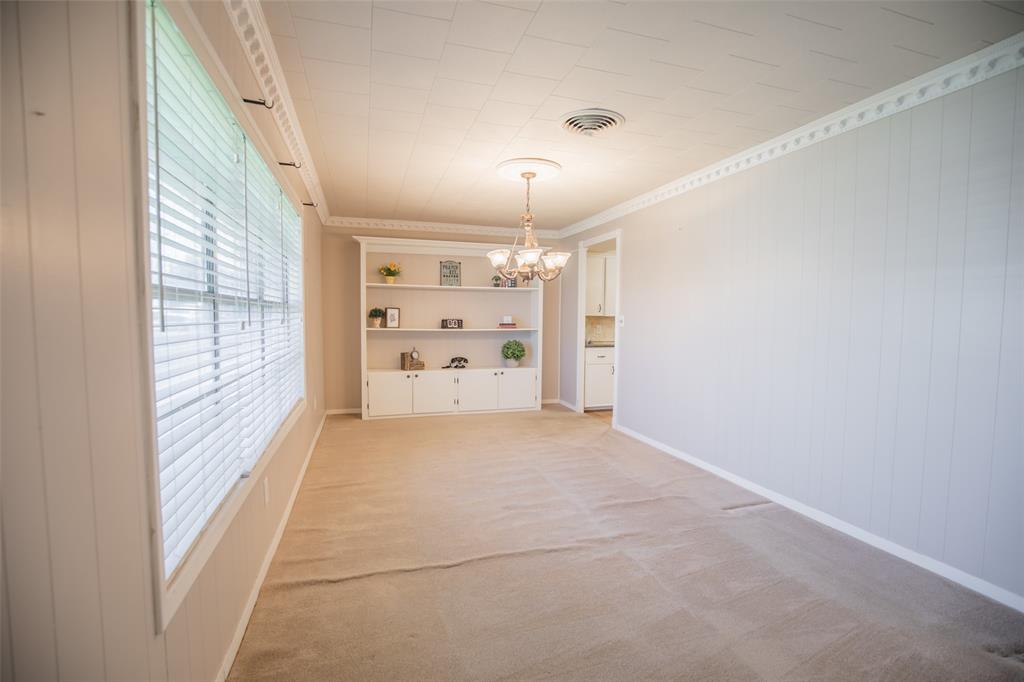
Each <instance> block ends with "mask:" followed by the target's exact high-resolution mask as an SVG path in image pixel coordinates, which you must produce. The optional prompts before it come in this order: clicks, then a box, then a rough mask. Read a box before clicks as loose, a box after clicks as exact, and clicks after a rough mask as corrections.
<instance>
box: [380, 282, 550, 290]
mask: <svg viewBox="0 0 1024 682" xmlns="http://www.w3.org/2000/svg"><path fill="white" fill-rule="evenodd" d="M366 288H367V289H418V290H421V291H504V292H517V291H540V289H539V288H538V287H443V286H441V285H439V284H384V283H381V282H367V283H366Z"/></svg>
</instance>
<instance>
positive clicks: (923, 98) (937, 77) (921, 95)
mask: <svg viewBox="0 0 1024 682" xmlns="http://www.w3.org/2000/svg"><path fill="white" fill-rule="evenodd" d="M1019 66H1024V32H1022V33H1018V34H1017V35H1015V36H1011V37H1009V38H1007V39H1006V40H1003V41H1001V42H998V43H996V44H995V45H991V46H989V47H986V48H985V49H983V50H979V51H978V52H975V53H973V54H970V55H967V56H966V57H964V58H963V59H958V60H957V61H955V62H951V63H949V64H946V65H945V66H940V67H939V68H937V69H934V70H933V71H929V72H928V73H925V74H922V75H921V76H918V77H917V78H914V79H912V80H909V81H907V82H905V83H901V84H900V85H897V86H895V87H892V88H889V89H888V90H885V91H884V92H880V93H878V94H877V95H872V96H871V97H868V98H866V99H863V100H861V101H860V102H857V103H856V104H853V105H851V106H849V107H846V108H845V109H841V110H839V111H837V112H835V113H833V114H829V115H827V116H824V117H822V118H819V119H818V120H816V121H813V122H811V123H808V124H807V125H805V126H803V127H801V128H797V129H796V130H793V131H790V132H788V133H784V134H783V135H780V136H778V137H776V138H774V139H772V140H768V141H767V142H764V143H762V144H760V145H757V146H755V147H751V148H750V149H747V150H745V151H742V152H740V153H739V154H735V155H733V156H730V157H729V158H727V159H724V160H723V161H719V162H718V163H714V164H712V165H710V166H707V167H705V168H702V169H700V170H698V171H695V172H693V173H690V174H689V175H684V176H683V177H681V178H678V179H677V180H673V181H672V182H670V183H668V184H665V185H662V186H661V187H658V188H656V189H654V190H651V191H650V192H647V193H646V194H641V195H640V196H638V197H634V198H632V199H629V200H628V201H625V202H623V203H621V204H618V205H616V206H612V207H611V208H609V209H606V210H604V211H601V212H600V213H596V214H594V215H592V216H590V217H589V218H584V219H583V220H581V221H579V222H576V223H573V224H572V225H569V226H567V227H564V228H562V229H561V230H560V231H559V237H560V238H563V239H564V238H565V237H569V236H571V235H574V234H577V233H579V232H583V231H585V230H589V229H591V228H594V227H597V226H599V225H603V224H605V223H608V222H611V221H612V220H616V219H618V218H622V217H623V216H627V215H629V214H630V213H636V212H637V211H642V210H643V209H645V208H649V207H651V206H654V205H655V204H660V203H661V202H663V201H667V200H669V199H672V198H674V197H677V196H679V195H680V194H685V193H686V192H689V191H691V190H694V189H697V188H698V187H703V186H704V185H707V184H708V183H711V182H714V181H716V180H721V179H722V178H726V177H729V176H730V175H734V174H736V173H739V172H740V171H744V170H747V169H748V168H753V167H754V166H759V165H761V164H762V163H766V162H768V161H773V160H774V159H777V158H780V157H782V156H785V155H787V154H791V153H793V152H795V151H799V150H801V149H804V148H805V147H808V146H810V145H812V144H815V143H818V142H821V141H822V140H826V139H828V138H830V137H835V136H836V135H840V134H842V133H845V132H849V131H851V130H854V129H856V128H859V127H861V126H864V125H867V124H869V123H873V122H875V121H878V120H880V119H883V118H886V117H887V116H892V115H893V114H897V113H899V112H901V111H905V110H907V109H910V108H911V107H915V106H917V105H919V104H924V103H925V102H929V101H931V100H933V99H935V98H937V97H942V96H943V95H948V94H950V93H953V92H956V91H957V90H961V89H963V88H966V87H969V86H971V85H975V84H976V83H980V82H981V81H984V80H987V79H989V78H992V77H994V76H998V75H999V74H1001V73H1005V72H1007V71H1009V70H1011V69H1015V68H1017V67H1019Z"/></svg>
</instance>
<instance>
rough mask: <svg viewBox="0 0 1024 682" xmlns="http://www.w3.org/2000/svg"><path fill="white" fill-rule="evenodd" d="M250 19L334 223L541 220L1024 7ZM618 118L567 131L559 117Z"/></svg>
mask: <svg viewBox="0 0 1024 682" xmlns="http://www.w3.org/2000/svg"><path fill="white" fill-rule="evenodd" d="M261 6H262V8H263V11H264V13H265V15H266V18H267V23H268V25H269V26H270V30H271V33H272V34H273V38H274V45H275V48H276V50H277V53H278V56H279V58H280V61H281V64H282V66H283V68H284V69H285V73H286V76H287V79H288V87H289V89H290V90H291V94H292V97H293V99H294V103H295V108H296V110H297V112H298V114H299V118H300V123H301V126H302V131H303V133H304V135H305V137H306V141H307V143H308V145H309V148H310V150H311V152H312V154H313V158H314V164H315V166H316V169H317V173H318V174H319V176H320V181H321V183H322V185H323V188H324V192H325V195H326V198H327V203H328V209H329V212H330V213H331V215H335V216H359V217H369V218H388V219H400V220H423V221H434V222H451V223H466V224H479V225H514V224H515V223H516V218H517V216H518V213H519V212H520V210H521V208H522V200H523V197H522V187H521V186H519V185H517V184H514V183H512V182H509V181H508V180H503V179H501V178H499V177H497V175H496V174H495V172H494V166H495V165H496V164H497V163H498V162H500V161H502V160H503V159H506V158H509V157H514V156H542V157H547V158H551V159H554V160H556V161H558V162H559V163H561V164H562V166H563V169H564V170H563V173H562V175H561V176H560V177H559V178H557V179H556V180H553V181H549V182H546V183H544V184H542V185H538V186H537V187H536V188H535V192H534V202H533V204H534V210H535V213H536V215H537V222H536V224H537V227H538V228H541V229H556V228H560V227H563V226H565V225H568V224H570V223H573V222H575V221H577V220H580V219H582V218H585V217H587V216H589V215H592V214H594V213H597V212H599V211H600V210H602V209H605V208H607V207H609V206H611V205H614V204H616V203H619V202H621V201H624V200H626V199H628V198H630V197H633V196H636V195H638V194H641V193H643V192H645V191H648V190H650V189H652V188H654V187H656V186H658V185H660V184H663V183H666V182H668V181H670V180H673V179H675V178H677V177H679V176H682V175H685V174H686V173H689V172H692V171H694V170H697V169H699V168H701V167H703V166H706V165H708V164H710V163H713V162H715V161H718V160H720V159H723V158H726V157H728V156H730V155H732V154H734V153H736V152H738V151H741V150H743V149H746V148H748V147H751V146H753V145H755V144H758V143H760V142H763V141H765V140H768V139H770V138H772V137H774V136H776V135H779V134H781V133H784V132H786V131H788V130H792V129H794V128H797V127H799V126H801V125H803V124H805V123H808V122H810V121H812V120H814V119H816V118H819V117H821V116H823V115H825V114H828V113H831V112H833V111H835V110H838V109H841V108H843V107H844V106H847V105H848V104H851V103H853V102H856V101H858V100H860V99H863V98H865V97H867V96H869V95H871V94H874V93H877V92H880V91H882V90H885V89H887V88H889V87H892V86H893V85H896V84H898V83H901V82H903V81H905V80H908V79H910V78H913V77H915V76H918V75H920V74H922V73H924V72H926V71H929V70H931V69H933V68H936V67H938V66H941V65H942V64H945V63H948V62H950V61H953V60H955V59H958V58H960V57H963V56H965V55H967V54H970V53H971V52H974V51H976V50H979V49H981V48H984V47H985V46H987V45H990V44H992V43H994V42H997V41H999V40H1002V39H1004V38H1006V37H1008V36H1010V35H1013V34H1014V33H1017V32H1019V31H1021V30H1024V2H923V1H921V2H892V3H870V2H787V3H783V2H702V3H697V2H631V3H615V2H565V1H558V2H550V1H549V2H539V1H534V2H497V1H494V2H476V1H473V2H457V3H456V2H429V1H411V2H380V1H376V2H324V1H313V2H284V1H283V0H264V1H263V2H262V3H261ZM590 106H601V107H606V108H610V109H614V110H616V111H619V112H621V113H622V114H624V115H625V117H626V123H625V125H623V126H622V127H621V128H618V129H616V130H614V131H612V132H610V133H608V134H607V135H605V136H603V137H600V138H585V137H579V136H574V135H571V134H570V133H568V132H566V131H564V130H563V129H562V128H561V127H560V121H561V118H562V116H563V115H564V114H566V113H568V112H570V111H573V110H575V109H580V108H583V107H590Z"/></svg>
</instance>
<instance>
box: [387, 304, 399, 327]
mask: <svg viewBox="0 0 1024 682" xmlns="http://www.w3.org/2000/svg"><path fill="white" fill-rule="evenodd" d="M401 322H402V311H401V309H399V308H385V309H384V326H385V327H387V328H388V329H397V328H398V327H400V326H401Z"/></svg>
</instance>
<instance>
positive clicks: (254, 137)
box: [128, 0, 311, 635]
mask: <svg viewBox="0 0 1024 682" xmlns="http://www.w3.org/2000/svg"><path fill="white" fill-rule="evenodd" d="M148 2H149V0H145V1H144V2H139V3H131V4H130V13H129V17H130V27H129V29H130V34H131V45H130V59H129V69H128V71H129V74H128V77H129V78H130V79H131V80H132V88H131V90H132V91H131V93H130V95H131V97H132V100H133V101H132V103H131V108H132V111H133V113H134V120H133V121H132V125H133V126H134V128H135V129H134V130H133V131H131V140H132V155H133V156H134V158H133V159H132V161H133V163H134V164H135V169H136V173H135V177H134V180H133V184H134V185H135V192H134V194H135V196H136V197H137V201H136V206H135V207H134V211H133V214H134V216H135V218H136V225H137V227H136V229H135V230H134V237H135V259H134V263H135V268H136V272H135V281H136V287H135V292H134V293H135V295H136V296H137V299H136V302H135V303H136V305H137V313H138V315H139V318H138V319H139V322H140V325H139V326H140V334H139V355H138V356H137V362H138V378H139V386H140V391H139V402H140V408H139V413H138V419H139V421H140V443H139V450H140V452H141V456H142V457H143V460H144V465H145V466H144V478H145V481H144V488H145V490H144V492H145V500H146V513H147V517H148V518H147V520H148V527H147V532H148V535H149V548H150V555H151V556H150V559H151V574H152V575H151V578H152V584H153V591H154V614H153V615H154V626H155V634H157V635H159V634H161V633H162V632H164V631H165V630H166V629H167V627H168V626H169V625H170V622H171V620H172V619H173V618H174V616H175V614H176V613H177V612H178V609H179V608H180V607H181V605H182V604H183V603H184V601H185V598H186V597H187V596H188V594H189V592H190V591H191V590H192V588H193V586H194V585H195V584H196V581H197V580H198V579H199V576H200V575H201V574H202V572H203V570H204V569H205V568H206V567H207V565H208V563H209V561H210V559H211V558H212V557H213V555H214V553H215V552H216V551H217V549H218V548H219V547H220V545H221V543H222V540H223V539H224V536H225V534H226V533H227V531H228V529H229V528H230V527H231V525H232V524H233V522H234V520H235V518H236V517H237V515H238V512H239V511H240V510H241V508H242V506H243V505H244V504H245V502H246V501H247V500H248V499H249V496H250V495H251V494H252V493H253V492H254V490H255V489H256V488H257V486H258V484H259V482H260V481H262V480H263V476H264V473H265V472H266V469H267V467H268V465H269V464H270V462H271V461H272V460H273V458H274V456H275V455H276V454H277V452H278V451H279V450H280V448H281V445H282V444H283V442H284V441H285V440H286V439H287V438H288V436H289V435H290V434H291V432H292V430H293V428H294V427H295V425H296V423H297V422H298V421H299V419H300V418H301V417H302V416H303V415H304V414H305V412H306V410H307V409H308V406H309V394H310V390H311V382H310V377H309V367H310V363H309V348H310V339H309V335H308V333H307V327H306V320H307V314H308V312H309V306H308V303H309V299H308V296H307V291H308V287H307V283H308V282H307V272H306V229H305V220H304V219H303V218H304V216H303V213H304V211H303V206H302V201H301V199H297V198H296V197H298V196H300V195H299V193H298V192H296V191H295V187H294V186H293V185H292V183H291V182H290V180H289V179H288V177H287V176H286V175H285V174H284V172H283V171H282V170H281V168H280V167H278V166H277V165H271V164H268V167H269V168H270V171H271V174H272V175H273V176H274V179H275V180H276V181H277V182H278V184H279V185H280V187H281V189H282V195H283V196H282V199H283V200H285V201H288V202H290V203H291V206H292V208H293V209H294V210H295V212H296V214H297V215H298V218H299V235H298V239H299V249H300V251H299V259H300V265H301V268H300V275H301V276H300V279H299V287H300V291H301V294H302V315H303V323H302V328H303V329H302V331H303V339H302V344H303V355H302V373H303V390H302V393H301V395H300V397H299V399H298V400H297V401H296V402H295V404H294V405H293V406H292V409H291V410H290V412H289V413H288V415H287V416H286V417H285V418H284V420H283V421H282V422H281V423H280V425H279V426H278V427H277V429H276V431H275V432H274V434H273V436H272V437H271V438H270V441H269V442H268V444H267V446H266V448H265V449H264V450H263V452H261V453H260V454H259V455H258V456H257V458H256V459H255V461H253V462H252V466H251V467H250V468H249V470H248V474H247V475H245V476H243V477H241V478H239V479H238V481H236V482H235V484H234V485H233V486H232V488H231V489H230V490H229V491H228V492H227V494H226V495H225V496H224V498H223V500H221V502H220V504H219V505H218V507H217V509H216V510H215V511H214V512H213V513H212V514H211V515H210V517H209V519H208V520H207V522H206V524H205V526H204V527H203V529H202V531H200V533H199V535H198V536H197V537H196V539H195V540H194V541H193V542H192V544H191V546H190V548H189V550H188V551H187V552H186V553H185V555H184V556H183V557H182V559H181V560H180V561H179V562H178V564H177V566H176V567H175V568H174V570H173V571H172V572H171V574H170V575H168V574H167V572H166V568H165V558H164V542H163V521H162V510H161V498H160V463H159V457H160V451H159V447H158V445H157V432H156V381H155V372H154V366H153V358H154V355H153V343H154V339H153V323H154V316H153V305H152V301H153V287H152V276H151V272H150V263H151V262H152V261H151V251H150V221H149V215H150V213H149V212H150V201H149V163H150V158H149V147H148V137H147V136H148V115H147V102H148V100H147V98H148V94H149V93H148V91H147V87H148V83H147V72H146V59H147V54H146V41H147V36H146V12H147V11H148ZM162 6H163V8H164V10H165V11H166V12H167V13H168V14H169V15H170V17H171V18H172V20H173V21H174V22H175V24H176V25H177V28H178V30H179V31H180V33H181V35H182V36H183V37H184V39H185V41H186V42H187V43H188V44H189V46H190V47H191V48H192V51H193V52H194V53H195V55H196V57H197V58H198V60H199V62H200V64H201V65H202V67H203V68H204V69H205V71H206V73H207V75H208V76H209V77H210V80H211V81H212V82H213V84H214V86H215V87H216V88H217V90H218V91H219V92H220V94H221V96H222V97H223V98H224V100H225V102H226V103H227V106H228V108H229V109H230V110H231V112H232V114H233V115H234V116H235V118H236V120H237V121H238V124H239V125H240V126H241V128H242V130H243V132H244V133H245V135H246V137H247V138H248V139H249V141H250V142H251V143H252V145H253V147H254V148H255V149H256V151H257V152H258V153H259V155H260V156H261V157H262V158H263V159H264V160H266V159H273V158H274V154H273V153H271V147H270V145H269V144H268V142H267V140H266V139H265V137H264V136H263V134H262V133H261V131H260V129H259V127H258V125H257V124H256V121H255V120H254V119H253V117H252V115H251V113H250V112H249V111H248V109H247V108H245V105H244V104H242V95H241V94H240V93H239V92H238V90H237V88H236V87H235V85H234V82H233V81H232V80H231V78H230V76H229V74H228V71H227V69H226V67H225V66H224V64H223V63H222V62H221V61H220V59H219V57H218V56H217V53H216V51H215V50H214V49H213V46H212V44H211V43H210V41H209V38H208V37H207V36H206V34H205V32H204V31H203V29H202V27H201V24H200V22H199V19H198V18H197V17H196V15H195V13H194V12H193V10H192V9H191V7H189V6H188V5H187V4H186V3H176V2H165V3H163V4H162Z"/></svg>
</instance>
